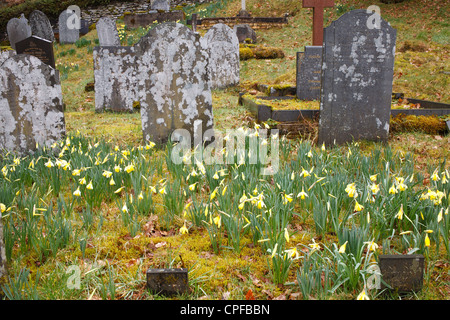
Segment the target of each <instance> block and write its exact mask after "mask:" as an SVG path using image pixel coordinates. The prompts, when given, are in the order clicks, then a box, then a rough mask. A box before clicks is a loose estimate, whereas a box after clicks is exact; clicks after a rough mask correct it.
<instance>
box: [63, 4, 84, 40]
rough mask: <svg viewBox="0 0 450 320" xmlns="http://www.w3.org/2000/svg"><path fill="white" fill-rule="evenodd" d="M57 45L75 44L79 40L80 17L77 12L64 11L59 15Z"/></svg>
mask: <svg viewBox="0 0 450 320" xmlns="http://www.w3.org/2000/svg"><path fill="white" fill-rule="evenodd" d="M58 27H59V43H62V44H64V43H75V42H76V41H77V40H78V39H79V38H80V17H79V16H78V14H77V12H75V11H72V10H64V11H63V12H61V14H60V15H59V20H58Z"/></svg>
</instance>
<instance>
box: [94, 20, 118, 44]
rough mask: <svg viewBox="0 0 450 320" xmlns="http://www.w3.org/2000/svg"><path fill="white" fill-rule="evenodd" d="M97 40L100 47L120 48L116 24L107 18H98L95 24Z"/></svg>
mask: <svg viewBox="0 0 450 320" xmlns="http://www.w3.org/2000/svg"><path fill="white" fill-rule="evenodd" d="M96 28H97V34H98V40H99V42H100V46H101V47H105V46H120V38H119V32H118V31H117V26H116V22H115V21H114V20H113V19H111V18H108V17H103V18H100V19H99V20H98V21H97V23H96Z"/></svg>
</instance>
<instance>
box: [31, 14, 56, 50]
mask: <svg viewBox="0 0 450 320" xmlns="http://www.w3.org/2000/svg"><path fill="white" fill-rule="evenodd" d="M29 23H30V27H31V33H32V35H34V36H37V37H39V38H42V39H46V40H49V41H50V42H53V41H55V35H54V33H53V28H52V25H51V24H50V21H49V20H48V18H47V16H46V15H45V13H43V12H42V11H39V10H34V11H33V12H31V13H30V16H29Z"/></svg>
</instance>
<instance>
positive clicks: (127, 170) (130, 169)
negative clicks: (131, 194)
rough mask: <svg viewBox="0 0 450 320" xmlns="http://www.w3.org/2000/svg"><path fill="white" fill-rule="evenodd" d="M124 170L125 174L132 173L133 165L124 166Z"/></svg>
mask: <svg viewBox="0 0 450 320" xmlns="http://www.w3.org/2000/svg"><path fill="white" fill-rule="evenodd" d="M124 170H125V171H126V172H127V173H130V172H132V171H134V165H133V164H130V165H128V166H126V167H125V169H124Z"/></svg>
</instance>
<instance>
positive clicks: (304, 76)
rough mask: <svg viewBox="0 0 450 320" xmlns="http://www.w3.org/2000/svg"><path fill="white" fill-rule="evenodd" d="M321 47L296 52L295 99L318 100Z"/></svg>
mask: <svg viewBox="0 0 450 320" xmlns="http://www.w3.org/2000/svg"><path fill="white" fill-rule="evenodd" d="M321 74H322V46H305V52H297V98H298V99H300V100H320V88H321Z"/></svg>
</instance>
